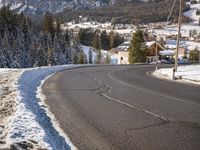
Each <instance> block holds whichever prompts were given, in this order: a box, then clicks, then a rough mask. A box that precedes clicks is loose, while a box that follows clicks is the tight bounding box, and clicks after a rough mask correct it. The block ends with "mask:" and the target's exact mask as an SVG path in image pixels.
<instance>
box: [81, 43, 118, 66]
mask: <svg viewBox="0 0 200 150" xmlns="http://www.w3.org/2000/svg"><path fill="white" fill-rule="evenodd" d="M82 49H83V52H84V54H85V55H86V57H87V60H88V61H89V50H90V49H91V50H92V62H93V64H95V62H96V55H97V53H96V52H95V50H94V48H92V47H90V46H84V45H82ZM101 54H102V59H106V57H107V54H108V55H109V57H110V60H111V64H117V59H118V58H117V57H118V56H117V54H110V53H109V52H108V51H106V50H101Z"/></svg>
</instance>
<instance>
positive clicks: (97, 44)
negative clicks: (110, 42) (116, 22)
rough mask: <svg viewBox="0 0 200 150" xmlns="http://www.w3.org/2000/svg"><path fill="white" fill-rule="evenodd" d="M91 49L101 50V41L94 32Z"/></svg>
mask: <svg viewBox="0 0 200 150" xmlns="http://www.w3.org/2000/svg"><path fill="white" fill-rule="evenodd" d="M93 47H94V48H95V49H97V50H99V49H101V39H100V37H99V33H98V32H96V33H95V35H94V39H93Z"/></svg>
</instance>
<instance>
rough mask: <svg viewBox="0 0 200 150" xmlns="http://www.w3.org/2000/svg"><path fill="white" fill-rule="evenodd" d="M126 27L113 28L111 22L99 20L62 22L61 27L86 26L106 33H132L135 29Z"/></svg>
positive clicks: (83, 27)
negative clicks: (100, 21) (74, 22)
mask: <svg viewBox="0 0 200 150" xmlns="http://www.w3.org/2000/svg"><path fill="white" fill-rule="evenodd" d="M126 26H128V27H124V28H123V27H121V29H113V27H112V24H111V23H110V22H107V23H99V22H81V23H77V24H73V23H72V22H68V23H66V24H65V25H64V24H63V25H62V26H61V27H62V29H63V30H67V29H75V28H76V27H78V28H82V29H86V28H94V29H99V30H106V31H107V33H109V32H111V31H114V32H117V33H119V34H132V33H134V32H135V31H136V29H137V28H136V26H133V25H126Z"/></svg>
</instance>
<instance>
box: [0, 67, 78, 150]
mask: <svg viewBox="0 0 200 150" xmlns="http://www.w3.org/2000/svg"><path fill="white" fill-rule="evenodd" d="M71 67H74V66H58V67H44V68H35V69H23V70H17V71H18V72H19V73H18V75H15V74H16V73H15V71H14V72H13V73H11V74H10V76H13V78H15V82H13V83H14V84H15V86H13V85H10V86H11V87H13V88H14V89H15V91H16V92H15V93H16V94H15V97H13V99H15V103H16V107H15V113H14V114H12V115H10V119H7V120H8V122H9V123H8V122H7V124H5V123H6V122H4V125H3V126H4V128H3V130H4V132H5V133H6V141H5V143H4V144H7V146H10V145H12V146H15V147H20V145H26V146H27V147H29V148H30V147H32V146H34V145H36V146H38V147H39V148H45V149H48V150H49V149H50V150H51V149H55V150H61V149H65V150H66V149H76V147H75V146H74V145H73V144H72V143H71V142H70V140H69V138H68V137H67V136H66V135H65V134H64V132H63V131H62V129H61V128H60V126H59V124H58V123H57V121H56V120H55V117H54V116H53V114H51V113H50V111H49V109H48V107H47V105H45V102H44V100H45V96H44V95H43V94H42V93H41V85H42V83H43V82H44V80H45V79H46V78H47V77H48V76H50V75H52V74H54V73H56V72H59V71H62V70H64V69H67V68H71ZM11 72H12V71H11ZM1 75H2V73H1ZM17 79H18V81H17V83H16V80H17ZM16 84H17V85H16ZM1 85H3V86H4V83H3V84H2V82H1ZM0 125H1V124H0ZM0 130H1V129H0ZM0 144H1V143H0ZM28 145H29V146H28ZM0 146H1V145H0ZM1 147H3V145H2V146H1ZM34 148H35V149H37V148H36V147H34ZM34 148H33V149H34Z"/></svg>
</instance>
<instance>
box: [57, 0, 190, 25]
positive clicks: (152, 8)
mask: <svg viewBox="0 0 200 150" xmlns="http://www.w3.org/2000/svg"><path fill="white" fill-rule="evenodd" d="M173 1H174V0H149V1H147V2H144V1H140V0H131V1H128V0H125V1H124V0H116V3H115V4H114V5H109V6H108V7H101V8H96V9H78V10H70V9H65V10H64V12H63V13H61V14H62V15H63V17H64V18H65V19H66V20H67V21H71V20H73V19H78V16H79V15H82V16H84V17H88V20H96V21H99V22H107V21H112V23H114V24H115V23H133V24H141V23H150V22H158V21H167V17H168V15H169V14H170V9H171V7H172V4H173ZM178 4H179V1H177V3H176V5H175V7H174V11H173V13H172V16H171V18H170V20H171V21H176V20H177V16H178V15H177V14H178V8H179V7H178ZM184 9H189V7H188V6H186V3H185V1H184ZM66 14H67V15H66ZM59 15H60V14H59Z"/></svg>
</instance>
